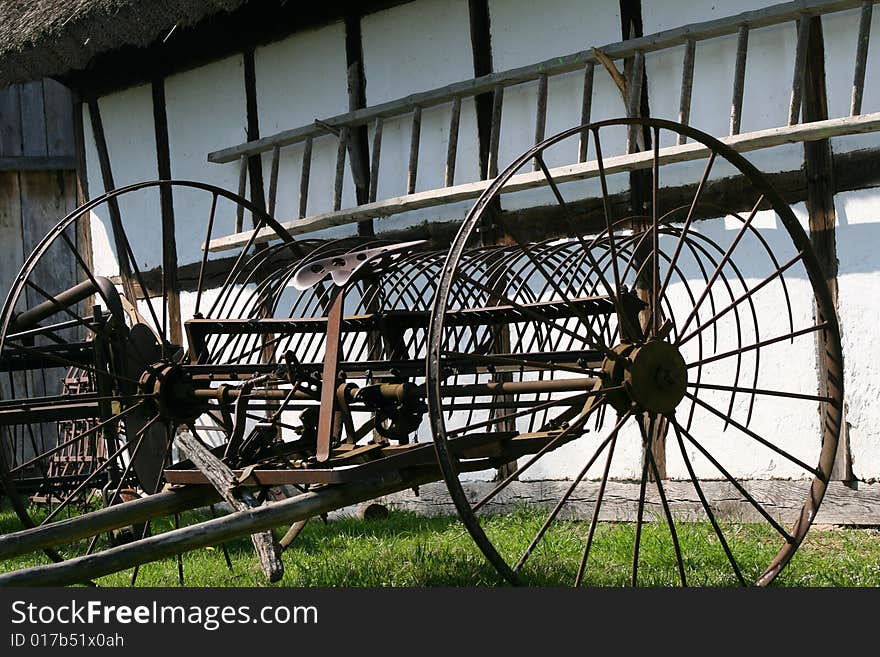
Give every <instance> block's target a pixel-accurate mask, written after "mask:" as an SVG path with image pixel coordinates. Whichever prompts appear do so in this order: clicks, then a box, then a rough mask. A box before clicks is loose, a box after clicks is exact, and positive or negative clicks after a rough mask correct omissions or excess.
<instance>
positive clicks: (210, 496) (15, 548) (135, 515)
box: [0, 486, 220, 559]
mask: <svg viewBox="0 0 880 657" xmlns="http://www.w3.org/2000/svg"><path fill="white" fill-rule="evenodd" d="M219 499H220V496H219V495H218V494H217V493H216V491H214V489H213V488H211V487H210V486H189V487H180V488H175V489H171V490H165V491H163V492H161V493H156V494H155V495H148V496H147V497H142V498H140V499H137V500H133V501H131V502H126V503H125V504H116V505H113V506H108V507H106V508H104V509H100V510H98V511H92V512H91V513H88V514H84V515H81V516H74V517H73V518H68V519H66V520H60V521H58V522H52V523H49V524H47V525H39V526H37V527H32V528H30V529H23V530H21V531H18V532H11V533H8V534H4V535H2V536H0V559H11V558H12V557H15V556H18V555H21V554H28V553H29V552H37V551H39V550H42V549H44V548H47V547H53V546H58V545H64V544H66V543H71V542H73V541H77V540H80V539H83V538H90V537H92V536H95V535H96V534H102V533H104V532H109V531H112V530H114V529H118V528H120V527H125V526H126V525H137V524H139V523H143V522H146V521H148V520H152V519H153V518H160V517H162V516H167V515H171V514H173V513H178V512H181V511H188V510H190V509H195V508H198V507H200V506H204V505H206V504H213V503H214V502H217V501H218V500H219Z"/></svg>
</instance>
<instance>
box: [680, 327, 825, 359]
mask: <svg viewBox="0 0 880 657" xmlns="http://www.w3.org/2000/svg"><path fill="white" fill-rule="evenodd" d="M828 326H829V324H828V322H822V323H820V324H816V325H815V326H810V327H809V328H805V329H801V330H799V331H794V332H792V333H786V334H785V335H780V336H777V337H775V338H769V339H767V340H762V341H761V342H756V343H755V344H750V345H748V346H745V347H740V348H739V349H733V350H731V351H725V352H724V353H721V354H716V355H714V356H708V357H707V358H703V359H702V360H698V361H695V362H693V363H688V364H687V366H688V369H690V368H692V367H701V366H703V365H706V364H708V363H714V362H715V361H717V360H722V359H724V358H730V357H731V356H738V355H739V354H743V353H745V352H747V351H753V350H755V349H761V348H763V347H766V346H768V345H771V344H775V343H777V342H783V341H784V340H793V339H794V338H797V337H800V336H802V335H807V334H808V333H815V332H816V331H822V330H825V329H827V328H828Z"/></svg>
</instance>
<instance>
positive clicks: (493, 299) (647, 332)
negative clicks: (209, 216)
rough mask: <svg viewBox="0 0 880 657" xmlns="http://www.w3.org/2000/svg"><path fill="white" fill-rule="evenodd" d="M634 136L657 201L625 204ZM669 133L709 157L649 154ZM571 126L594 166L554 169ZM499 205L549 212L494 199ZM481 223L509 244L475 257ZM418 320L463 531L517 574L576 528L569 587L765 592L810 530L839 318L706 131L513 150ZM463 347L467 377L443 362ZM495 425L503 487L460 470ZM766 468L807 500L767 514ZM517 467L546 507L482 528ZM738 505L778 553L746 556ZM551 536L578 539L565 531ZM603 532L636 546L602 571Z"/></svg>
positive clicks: (515, 490)
mask: <svg viewBox="0 0 880 657" xmlns="http://www.w3.org/2000/svg"><path fill="white" fill-rule="evenodd" d="M628 131H629V132H631V133H636V132H638V133H640V134H642V135H643V136H644V137H645V139H646V140H647V142H648V143H649V147H648V148H649V151H648V152H647V153H645V160H644V161H643V168H644V171H643V172H641V173H635V174H632V175H634V176H636V177H638V176H642V178H641V180H642V182H643V185H644V186H645V187H644V188H645V191H647V192H648V193H647V194H646V196H647V197H648V198H650V201H648V202H647V203H646V204H645V205H644V207H641V208H635V209H630V210H621V207H622V206H623V204H625V203H626V202H627V201H628V200H629V198H628V192H627V191H625V190H629V189H630V185H631V184H633V183H634V182H638V180H635V181H634V180H632V179H631V178H630V175H631V172H630V171H629V170H627V169H624V167H622V166H620V160H617V159H615V158H613V157H609V156H608V153H609V152H610V151H611V148H612V146H613V145H617V146H619V148H620V151H619V152H621V153H622V152H623V143H624V141H625V139H624V138H625V136H626V133H627V132H628ZM680 135H683V136H685V137H686V138H688V139H689V140H691V141H692V142H695V144H694V146H695V147H702V148H703V149H704V153H705V155H703V156H702V157H701V159H699V160H695V161H692V162H688V163H672V164H669V165H668V166H667V165H664V164H663V163H662V162H661V159H660V150H659V149H660V148H661V146H663V145H667V144H668V145H673V144H676V143H679V140H678V137H679V136H680ZM579 139H588V140H589V142H590V143H591V144H592V148H593V149H594V153H595V155H594V157H595V168H594V169H593V173H594V176H593V177H592V178H591V179H583V178H581V179H576V178H574V177H573V176H572V177H567V174H566V171H567V170H566V169H565V168H558V169H553V168H552V163H553V162H555V161H557V158H558V160H559V161H561V162H570V161H571V159H570V158H571V156H572V154H576V153H577V152H578V140H579ZM651 151H653V152H651ZM721 176H736V177H737V179H736V180H735V181H734V184H735V186H736V189H737V191H738V192H739V194H738V195H737V198H738V199H744V200H738V201H736V202H735V204H730V203H728V202H726V201H725V200H724V199H725V196H724V194H722V193H721V192H720V187H719V186H716V181H717V180H718V178H719V177H721ZM536 190H537V191H536ZM538 194H544V196H541V197H539V198H538V199H537V200H536V198H535V195H538ZM508 201H509V203H510V204H511V205H513V206H518V207H534V206H545V209H544V210H542V211H541V212H537V211H531V212H529V211H510V212H499V208H500V207H502V203H506V202H508ZM493 224H494V228H495V229H496V230H497V231H498V232H499V233H500V234H502V235H503V240H502V242H503V244H505V246H503V247H494V248H491V249H486V248H484V249H474V248H473V245H474V244H475V243H477V233H478V231H485V230H487V228H491V227H492V226H493ZM533 235H542V236H545V237H548V236H549V237H552V239H548V240H546V241H544V242H540V243H535V242H534V241H533V238H532V237H531V236H533ZM488 252H491V253H494V254H495V255H494V260H493V261H492V262H490V261H489V260H488V259H487V255H486V254H487V253H488ZM466 308H471V309H473V308H482V309H483V310H482V311H481V313H482V321H481V322H479V323H475V322H472V323H468V322H466V321H464V319H463V318H464V316H465V315H466V313H465V312H464V310H465V309H466ZM472 314H478V313H472ZM493 318H494V319H493ZM428 333H429V339H428V358H427V386H426V387H427V398H428V405H429V408H430V414H429V417H430V420H431V427H432V431H433V434H434V441H435V445H436V449H437V453H438V458H439V463H440V466H441V469H442V471H443V477H444V479H445V482H446V485H447V487H448V489H449V493H450V495H451V497H452V501H453V503H454V504H455V507H456V509H457V511H458V513H459V515H460V517H461V519H462V521H463V523H464V524H465V526H466V527H467V529H468V531H469V532H470V534H471V536H472V537H473V539H474V541H475V542H476V544H477V545H478V546H479V548H480V550H481V551H482V552H483V553H484V554H485V556H486V557H487V559H488V560H489V561H490V562H491V563H492V565H493V566H494V567H495V568H496V569H497V570H498V572H499V573H500V574H501V575H502V576H503V577H505V578H506V579H507V580H508V581H510V582H511V583H522V582H525V581H529V574H530V573H529V569H530V564H531V563H532V562H533V561H534V555H535V553H536V552H539V551H541V550H544V549H548V543H549V544H553V541H554V540H560V541H565V540H571V539H570V536H572V535H573V536H576V537H580V538H579V540H580V541H581V549H580V550H579V551H578V555H577V558H576V559H568V560H559V561H558V564H557V566H558V568H559V569H561V570H562V571H564V572H563V575H565V576H567V577H569V578H570V580H569V581H571V582H573V583H574V584H575V585H582V584H594V585H595V584H602V583H623V582H628V583H630V584H632V585H638V584H639V583H640V582H642V583H644V582H645V581H652V582H657V581H659V582H666V583H669V582H670V580H671V581H678V582H680V583H681V584H682V585H685V584H687V583H688V582H690V583H701V584H706V583H709V584H713V585H717V584H726V583H740V584H743V585H745V584H749V583H755V584H758V585H766V584H769V583H770V582H771V581H772V580H773V579H774V578H775V577H776V576H777V575H778V574H779V572H780V571H781V570H782V568H783V567H784V566H785V565H786V564H787V563H788V561H789V560H790V559H791V557H792V555H793V554H794V552H795V551H796V550H797V548H798V546H799V545H800V544H801V542H802V541H803V538H804V535H805V534H806V532H807V530H808V529H809V527H810V524H811V522H812V520H813V518H814V517H815V515H816V511H817V509H818V507H819V504H820V503H821V501H822V497H823V495H824V493H825V489H826V486H827V482H828V480H829V477H830V473H831V468H832V464H833V460H834V455H835V452H836V448H837V442H838V436H839V432H840V412H841V409H842V402H843V383H842V379H841V376H840V373H841V362H842V359H841V349H840V335H839V329H838V321H837V316H836V312H835V309H834V305H833V303H832V301H831V295H830V293H829V290H828V287H827V284H826V282H825V278H824V276H823V274H822V271H821V269H820V267H819V265H818V262H817V260H816V257H815V255H814V254H813V251H812V249H811V246H810V241H809V238H808V237H807V235H806V234H805V233H804V230H803V228H802V227H801V225H800V223H799V222H798V219H797V218H796V217H795V215H794V213H793V212H792V210H791V208H790V207H789V206H788V205H787V204H786V203H785V202H784V200H783V199H782V198H781V196H780V195H779V194H778V193H777V192H776V191H775V190H774V189H773V188H772V186H771V185H770V183H769V182H768V180H767V179H766V178H765V177H764V176H763V175H762V174H761V173H760V172H759V171H758V170H757V169H755V167H754V166H752V165H751V164H750V163H749V162H748V161H747V160H746V159H745V158H743V157H742V156H741V155H739V154H737V153H736V152H734V151H733V150H732V149H730V148H728V147H727V146H725V145H724V144H722V143H721V142H719V141H718V140H716V139H714V138H712V137H710V136H709V135H706V134H703V133H701V132H699V131H697V130H694V129H692V128H689V127H686V126H682V125H679V124H676V123H672V122H669V121H663V120H656V119H621V120H613V121H604V122H601V123H595V124H591V125H587V126H578V127H576V128H572V129H570V130H568V131H565V132H562V133H560V134H558V135H556V136H553V137H551V138H549V139H547V140H546V141H544V142H542V143H540V144H538V145H537V146H535V147H534V148H532V149H530V150H529V151H527V152H526V153H524V154H523V155H522V156H521V157H519V158H518V159H517V160H516V161H515V162H514V163H513V164H511V165H510V167H508V168H507V169H506V170H505V171H504V172H503V173H502V174H501V175H500V176H499V177H498V178H497V179H496V180H495V181H494V182H493V183H492V184H491V185H490V186H489V188H488V189H487V190H486V192H485V193H484V194H483V195H482V196H481V197H480V199H479V200H478V201H477V202H476V204H475V205H474V206H473V208H472V209H471V211H470V212H469V213H468V215H467V217H466V218H465V221H464V223H463V225H462V227H461V229H460V230H459V232H458V234H457V236H456V238H455V239H454V241H453V244H452V247H451V249H450V252H449V257H448V259H447V261H446V263H445V266H444V269H443V272H442V274H441V276H440V279H439V284H438V289H437V293H436V297H435V301H434V306H433V311H432V316H431V323H430V326H429V331H428ZM817 337H818V339H819V340H820V341H821V345H822V354H823V362H822V363H819V362H818V356H817V350H816V340H817ZM463 354H467V355H468V356H469V358H470V360H471V362H472V367H470V368H469V369H462V368H461V367H460V366H458V365H456V364H455V363H456V362H460V361H461V359H462V357H463ZM817 371H819V372H821V373H823V374H822V377H821V381H819V382H817V379H816V372H817ZM490 386H494V387H492V388H491V391H489V392H487V390H490ZM475 391H482V392H481V394H482V396H477V395H475V394H474V392H475ZM487 434H492V435H494V436H495V439H496V440H497V441H499V442H498V444H500V445H501V448H500V449H498V448H496V449H495V451H494V452H493V453H492V454H491V455H492V456H493V457H494V459H495V464H496V465H500V464H502V463H505V462H507V461H510V460H513V459H519V460H518V461H517V463H516V465H517V466H518V469H517V470H516V471H515V472H513V473H510V474H507V475H503V474H502V475H501V476H500V477H499V478H498V479H496V480H495V481H488V480H490V479H491V478H492V476H493V475H494V474H495V473H494V472H493V471H485V470H484V471H482V472H473V470H474V469H475V468H478V467H480V466H478V465H477V463H478V462H479V459H480V458H485V456H486V449H485V448H484V447H481V445H484V444H485V442H486V435H487ZM482 467H485V466H482ZM560 476H562V477H564V478H565V481H551V482H548V481H546V480H549V479H553V478H554V477H557V478H558V477H560ZM761 478H763V479H769V478H774V479H782V478H784V479H793V480H797V485H796V486H795V488H796V490H798V491H801V492H802V494H803V504H802V506H801V507H800V508H799V510H798V511H797V512H788V513H784V512H782V511H780V510H779V508H778V507H777V506H776V505H775V504H774V503H773V500H772V498H771V497H769V496H768V494H767V492H766V490H767V487H766V486H761V485H760V482H758V484H759V485H752V483H751V482H750V480H751V479H761ZM499 479H500V480H499ZM529 479H537V480H542V483H541V484H540V490H541V497H542V499H543V500H546V499H547V498H548V496H551V495H552V496H553V499H552V500H551V501H549V502H547V504H546V506H547V508H548V509H549V514H548V515H547V516H546V520H545V521H544V522H543V523H538V524H536V525H535V526H534V528H533V529H532V530H530V534H529V536H528V538H526V539H524V540H523V541H521V542H516V541H511V540H509V539H507V540H503V541H499V540H493V539H492V538H491V537H490V533H489V532H487V530H486V527H485V516H487V515H490V514H491V513H492V509H493V508H495V509H497V510H499V511H505V510H508V509H509V508H510V504H511V503H510V501H509V500H511V499H521V496H523V495H528V490H529V489H528V480H529ZM676 480H680V481H676ZM538 486H539V485H538V484H537V483H533V484H532V488H531V490H532V491H534V490H537V488H538ZM612 488H613V489H614V492H613V495H614V496H615V498H616V500H615V501H616V502H617V511H616V514H620V513H621V510H620V509H621V506H623V508H624V509H628V510H629V511H628V513H629V514H630V518H631V519H632V520H633V523H632V525H631V526H630V529H631V531H630V534H629V538H624V539H621V533H620V531H618V532H612V531H606V530H608V529H609V528H608V527H607V526H606V527H603V526H602V523H600V522H599V521H600V520H603V519H605V518H606V517H607V516H606V510H607V507H608V497H609V496H610V495H611V494H612V493H610V492H609V491H610V490H611V489H612ZM671 489H674V491H675V500H674V501H675V502H676V503H673V500H672V499H671V496H670V492H669V491H670V490H671ZM762 491H764V492H762ZM621 497H624V498H625V500H626V502H624V503H623V505H622V504H621V502H622V501H621V499H620V498H621ZM719 497H720V498H726V499H727V500H728V503H727V507H730V506H731V504H730V503H729V500H730V499H735V500H738V502H737V503H736V504H734V506H735V507H736V511H735V512H734V513H732V514H731V513H730V509H729V508H728V509H726V510H725V509H723V508H722V506H723V505H718V504H715V501H716V500H717V499H718V498H719ZM683 498H685V499H684V502H686V504H685V503H683V502H682V499H683ZM573 499H579V500H581V504H577V505H576V504H572V503H571V502H572V500H573ZM603 501H604V502H605V505H604V506H603ZM627 504H628V506H627ZM722 511H724V513H725V516H722ZM731 516H733V518H732V519H734V520H740V521H743V520H744V521H748V522H756V523H760V524H762V525H763V526H764V527H766V531H767V532H769V534H770V536H771V540H772V541H773V543H774V544H775V547H774V548H773V556H772V558H769V559H768V560H767V561H765V562H763V563H760V564H756V563H754V559H753V558H752V556H751V555H749V554H745V553H744V552H743V551H741V549H742V546H741V545H740V541H739V539H738V534H739V532H738V531H737V530H736V529H735V525H732V524H731V523H729V522H728V520H729V519H731ZM572 519H575V520H580V519H582V520H584V521H588V524H587V523H584V524H582V525H579V524H575V525H572V524H570V523H569V522H568V521H570V520H572ZM692 520H700V521H702V522H704V523H707V524H706V525H705V527H706V530H707V534H706V535H705V536H703V535H699V533H695V532H694V531H691V526H690V525H689V524H688V523H689V521H692ZM683 527H686V528H688V531H686V532H682V528H683ZM562 528H566V529H565V531H567V532H569V533H568V534H556V532H557V531H560V530H561V529H562ZM646 533H647V534H649V535H650V537H651V540H652V543H653V541H654V539H655V538H656V540H657V541H660V542H661V544H662V545H665V546H666V548H668V549H666V548H664V549H666V551H665V552H664V551H663V550H661V549H660V548H658V553H659V554H668V555H669V559H668V562H667V563H665V564H658V563H657V561H658V559H657V558H652V559H650V560H648V561H646V560H645V559H644V558H643V557H644V554H643V550H642V548H643V543H644V538H645V535H646ZM551 536H556V539H553V538H549V537H551ZM566 537H568V538H566ZM606 538H607V539H608V540H609V541H618V542H619V541H620V540H626V541H627V542H628V544H629V545H630V548H629V558H628V559H627V562H626V564H623V565H620V564H617V565H615V564H612V563H607V562H606V563H602V559H604V558H607V557H603V554H604V555H608V554H610V552H606V551H604V550H603V546H602V545H601V544H602V542H603V541H604V540H606ZM511 543H515V545H514V546H511ZM710 555H715V556H716V563H721V564H723V566H724V569H725V573H724V574H723V575H721V577H720V579H718V580H715V579H712V580H709V579H707V575H706V574H705V573H703V572H701V570H700V566H701V563H704V562H706V561H711V560H712V557H711V556H710ZM530 559H531V561H530ZM532 575H534V573H532Z"/></svg>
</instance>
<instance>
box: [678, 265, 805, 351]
mask: <svg viewBox="0 0 880 657" xmlns="http://www.w3.org/2000/svg"><path fill="white" fill-rule="evenodd" d="M803 255H804V252H803V251H798V253H797V254H795V256H794V257H793V258H792V259H791V260H789V261H788V262H786V263H785V264H784V265H782V266H781V267H778V268H777V269H776V271H774V272H773V273H772V274H770V275H769V276H768V277H767V278H765V279H764V280H762V281H761V282H760V283H758V284H757V285H756V286H755V287H753V288H752V289H750V290H749V291H748V292H746V293H745V294H743V295H742V296H739V297H737V298H736V300H734V301H733V302H732V303H731V304H730V305H729V306H727V307H726V308H724V309H723V310H721V311H719V312H717V313H715V314H714V315H713V316H712V317H710V318H709V319H708V320H706V322H705V323H704V324H703V325H702V326H700V327H698V328H696V329H694V330H693V331H691V332H690V333H688V334H687V335H686V336H684V337H682V338H679V339H678V342H677V343H676V345H677V346H681V345H683V344H684V343H685V342H687V341H688V340H690V339H691V338H693V337H694V336H695V335H697V334H698V333H700V332H702V331H703V330H705V328H706V327H707V326H710V325H712V324H714V323H715V322H717V321H718V320H719V319H721V318H722V317H724V315H726V314H727V313H729V312H730V311H731V310H733V309H734V308H736V307H737V306H738V305H739V304H741V303H742V302H743V301H745V300H747V299H749V298H751V297H752V296H753V295H754V294H755V293H756V292H758V291H759V290H761V289H762V288H763V287H765V286H766V285H769V284H770V283H772V282H773V281H774V280H775V279H776V277H777V276H781V275H782V274H783V273H784V272H785V271H786V270H787V269H789V268H790V267H791V266H792V265H794V264H795V263H796V262H798V261H799V260H800V259H801V258H802V257H803Z"/></svg>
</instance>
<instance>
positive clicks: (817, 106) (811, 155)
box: [801, 16, 853, 481]
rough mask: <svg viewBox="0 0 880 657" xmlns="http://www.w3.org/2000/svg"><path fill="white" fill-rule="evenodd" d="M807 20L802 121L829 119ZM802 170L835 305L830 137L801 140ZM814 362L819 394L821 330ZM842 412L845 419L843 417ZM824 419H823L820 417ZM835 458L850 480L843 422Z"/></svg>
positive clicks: (813, 237)
mask: <svg viewBox="0 0 880 657" xmlns="http://www.w3.org/2000/svg"><path fill="white" fill-rule="evenodd" d="M801 20H802V21H808V24H807V25H806V29H807V30H808V35H809V36H808V37H807V39H808V40H807V53H806V61H805V64H806V65H805V67H804V96H803V101H802V102H803V105H802V112H803V120H804V122H810V121H824V120H825V119H827V118H828V99H827V92H826V86H825V43H824V38H823V34H822V17H821V16H814V17H811V18H807V17H804V18H803V19H801ZM804 171H805V173H806V184H807V211H808V213H809V224H810V241H811V242H812V244H813V249H814V250H815V252H816V257H817V258H818V260H819V264H820V265H821V267H822V269H823V270H824V272H825V280H826V281H827V282H828V287H829V289H830V290H831V296H832V298H833V300H834V305H835V306H837V301H838V294H837V292H838V290H837V271H838V268H837V243H836V234H835V230H836V229H835V223H836V215H835V210H834V194H835V181H834V156H833V152H832V149H831V141H830V140H829V139H819V140H816V141H810V142H805V143H804ZM816 346H817V350H818V351H817V356H818V358H817V362H818V363H819V394H820V395H822V394H826V393H825V387H826V385H827V384H826V380H827V376H828V372H827V369H826V367H825V358H824V357H823V354H824V352H825V344H824V340H823V338H822V334H821V333H817V334H816ZM845 417H846V416H845V415H844V419H845ZM823 422H824V418H823ZM840 438H841V439H840V443H839V445H838V449H837V459H836V461H835V464H834V470H833V471H832V478H834V479H842V480H845V481H849V480H852V478H853V473H852V455H851V453H850V449H849V439H848V435H847V431H846V423H845V422H844V425H843V426H842V427H841V431H840Z"/></svg>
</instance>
